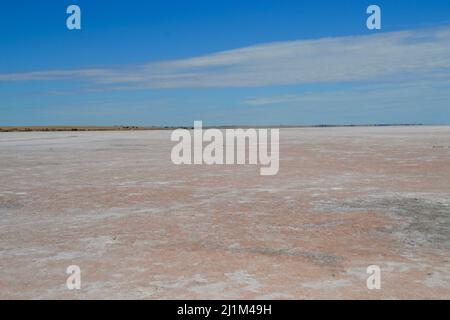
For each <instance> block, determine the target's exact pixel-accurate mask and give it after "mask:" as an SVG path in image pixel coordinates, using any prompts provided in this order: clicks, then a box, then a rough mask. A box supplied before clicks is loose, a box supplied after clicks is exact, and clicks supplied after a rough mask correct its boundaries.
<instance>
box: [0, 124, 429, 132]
mask: <svg viewBox="0 0 450 320" xmlns="http://www.w3.org/2000/svg"><path fill="white" fill-rule="evenodd" d="M398 126H424V124H420V123H414V124H348V125H334V124H318V125H266V126H263V125H258V126H251V125H242V126H237V125H220V126H204V127H203V128H204V129H208V128H216V129H234V128H280V129H293V128H335V127H338V128H339V127H343V128H347V127H398ZM175 129H188V130H191V129H194V127H190V126H0V132H48V131H49V132H55V131H140V130H175Z"/></svg>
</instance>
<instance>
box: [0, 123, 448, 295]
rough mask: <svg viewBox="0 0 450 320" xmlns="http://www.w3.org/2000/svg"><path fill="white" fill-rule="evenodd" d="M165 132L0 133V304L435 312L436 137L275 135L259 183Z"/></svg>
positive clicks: (412, 130)
mask: <svg viewBox="0 0 450 320" xmlns="http://www.w3.org/2000/svg"><path fill="white" fill-rule="evenodd" d="M170 133H171V132H170V131H127V132H113V131H111V132H49V133H45V132H28V133H26V132H25V133H14V132H12V133H0V181H1V185H0V298H2V299H15V298H24V299H55V298H56V299H72V298H75V299H104V298H112V299H116V298H126V299H127V298H137V299H165V298H174V299H179V298H193V299H197V298H202V299H216V298H223V299H240V298H245V299H254V298H258V299H304V298H306V299H311V298H319V299H320V298H332V299H346V298H356V299H361V298H368V299H379V298H383V299H395V298H412V299H416V298H438V299H440V298H446V299H449V298H450V127H358V128H302V129H282V130H281V131H280V170H279V173H278V175H276V176H267V177H263V176H260V175H259V170H258V168H257V167H255V166H249V165H246V166H239V165H228V166H206V165H201V166H175V165H173V164H172V162H171V159H170V152H171V148H172V146H173V142H171V141H170ZM69 265H78V266H80V268H81V272H82V276H81V279H82V288H81V290H68V289H67V287H66V279H67V277H68V275H67V274H66V273H65V271H66V268H67V267H68V266H69ZM369 265H379V266H380V267H381V289H380V290H368V289H367V287H366V279H367V277H368V274H367V273H366V268H367V267H368V266H369Z"/></svg>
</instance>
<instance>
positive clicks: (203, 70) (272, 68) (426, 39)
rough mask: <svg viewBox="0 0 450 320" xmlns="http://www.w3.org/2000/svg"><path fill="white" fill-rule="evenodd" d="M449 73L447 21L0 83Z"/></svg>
mask: <svg viewBox="0 0 450 320" xmlns="http://www.w3.org/2000/svg"><path fill="white" fill-rule="evenodd" d="M449 75H450V27H448V26H447V27H441V28H433V29H421V30H410V31H400V32H390V33H379V34H376V35H365V36H351V37H336V38H323V39H318V40H301V41H287V42H276V43H268V44H260V45H255V46H250V47H245V48H240V49H235V50H229V51H223V52H218V53H215V54H209V55H205V56H199V57H193V58H189V59H181V60H172V61H162V62H150V63H146V64H142V65H137V66H121V67H113V68H95V69H89V68H83V69H79V70H53V71H39V72H27V73H9V74H0V81H49V80H67V81H69V80H82V81H86V82H88V83H90V84H97V85H98V86H99V87H105V86H106V87H108V88H118V89H119V90H124V89H131V88H208V87H216V88H220V87H262V86H272V85H291V84H308V83H326V82H353V81H381V80H402V79H408V80H410V79H417V78H422V79H448V78H449ZM291 98H292V97H291ZM281 99H283V98H282V97H281ZM284 99H290V97H284ZM251 103H252V102H251V101H249V104H251ZM256 103H259V104H264V101H259V102H258V101H256ZM269 103H270V102H269Z"/></svg>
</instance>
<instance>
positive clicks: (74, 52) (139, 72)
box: [0, 0, 450, 125]
mask: <svg viewBox="0 0 450 320" xmlns="http://www.w3.org/2000/svg"><path fill="white" fill-rule="evenodd" d="M70 4H77V5H79V6H80V8H81V10H82V30H80V31H69V30H68V29H67V28H66V24H65V20H66V17H67V14H66V8H67V6H69V5H70ZM370 4H377V5H379V6H380V7H381V9H382V30H381V31H372V30H368V29H367V27H366V18H367V15H366V13H365V11H366V8H367V7H368V5H370ZM449 84H450V2H449V1H446V0H442V1H441V0H434V1H425V0H410V1H405V0H396V1H392V0H391V1H364V0H347V1H344V0H343V1H331V0H330V1H325V0H318V1H307V2H306V1H299V0H297V1H274V0H273V1H264V0H259V1H243V0H241V1H234V0H227V1H221V0H214V1H211V0H209V1H194V0H190V1H187V0H184V1H171V0H164V1H154V0H153V1H136V0H128V1H121V0H118V1H100V0H96V1H82V0H78V1H9V2H8V3H6V2H3V3H2V5H1V9H0V125H94V124H97V125H120V124H124V125H192V123H193V121H194V120H203V121H204V123H205V124H206V125H216V124H237V125H239V124H255V125H264V124H363V123H427V124H450V104H449V101H450V90H449V89H450V88H449Z"/></svg>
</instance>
